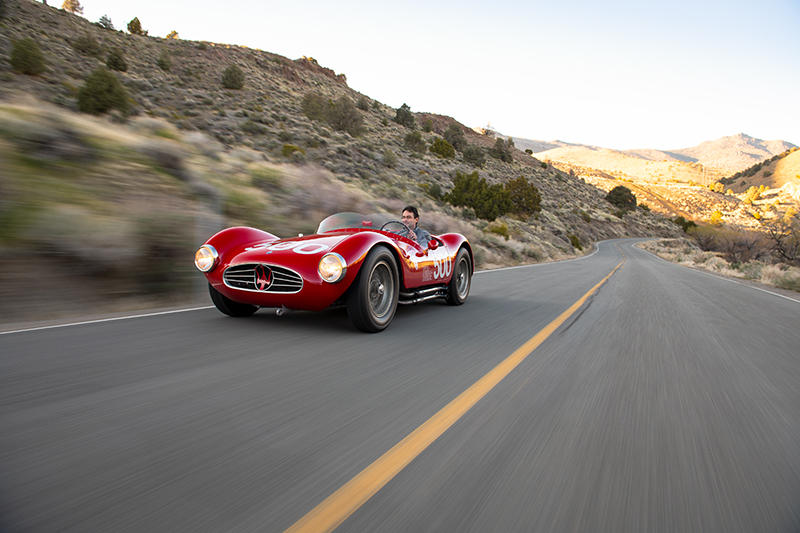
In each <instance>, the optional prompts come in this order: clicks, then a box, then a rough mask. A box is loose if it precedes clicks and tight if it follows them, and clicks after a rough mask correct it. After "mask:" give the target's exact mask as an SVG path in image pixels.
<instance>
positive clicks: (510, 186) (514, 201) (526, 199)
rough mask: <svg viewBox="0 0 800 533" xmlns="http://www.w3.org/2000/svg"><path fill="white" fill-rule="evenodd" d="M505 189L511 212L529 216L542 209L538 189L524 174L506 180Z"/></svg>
mask: <svg viewBox="0 0 800 533" xmlns="http://www.w3.org/2000/svg"><path fill="white" fill-rule="evenodd" d="M505 190H506V192H507V193H508V195H509V197H510V198H511V209H510V212H511V213H516V214H518V215H522V216H530V215H533V214H534V213H538V212H539V211H541V210H542V207H541V203H542V195H541V194H539V189H537V188H536V186H535V185H534V184H533V183H530V182H529V181H528V180H527V179H525V177H524V176H520V177H518V178H515V179H513V180H510V181H508V182H507V183H506V184H505Z"/></svg>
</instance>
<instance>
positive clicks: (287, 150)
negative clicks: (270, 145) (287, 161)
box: [281, 144, 306, 157]
mask: <svg viewBox="0 0 800 533" xmlns="http://www.w3.org/2000/svg"><path fill="white" fill-rule="evenodd" d="M295 152H299V153H300V154H302V155H305V153H306V151H305V150H303V149H302V148H300V147H299V146H295V145H294V144H284V145H283V148H282V149H281V153H282V154H283V157H292V156H293V155H294V153H295Z"/></svg>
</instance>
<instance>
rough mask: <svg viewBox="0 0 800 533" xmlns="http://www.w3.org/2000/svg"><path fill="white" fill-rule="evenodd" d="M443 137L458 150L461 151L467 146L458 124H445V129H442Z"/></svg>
mask: <svg viewBox="0 0 800 533" xmlns="http://www.w3.org/2000/svg"><path fill="white" fill-rule="evenodd" d="M444 138H445V140H446V141H447V142H449V143H450V144H452V145H453V148H455V149H456V150H458V151H459V152H463V151H464V148H466V147H467V139H466V138H465V137H464V131H463V130H462V129H461V127H460V126H459V125H458V124H450V125H449V126H447V129H446V130H445V131H444Z"/></svg>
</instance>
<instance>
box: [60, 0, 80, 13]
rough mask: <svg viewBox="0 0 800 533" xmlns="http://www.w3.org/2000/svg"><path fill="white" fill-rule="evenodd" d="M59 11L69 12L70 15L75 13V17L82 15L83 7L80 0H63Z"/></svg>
mask: <svg viewBox="0 0 800 533" xmlns="http://www.w3.org/2000/svg"><path fill="white" fill-rule="evenodd" d="M61 9H63V10H64V11H69V12H70V13H75V14H76V15H82V14H83V6H82V5H81V3H80V0H64V3H63V4H61Z"/></svg>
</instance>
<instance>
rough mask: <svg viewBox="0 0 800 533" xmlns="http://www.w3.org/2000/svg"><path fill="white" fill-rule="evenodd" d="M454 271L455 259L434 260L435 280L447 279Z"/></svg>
mask: <svg viewBox="0 0 800 533" xmlns="http://www.w3.org/2000/svg"><path fill="white" fill-rule="evenodd" d="M452 271H453V258H452V257H445V258H443V259H434V260H433V279H439V278H446V277H447V276H449V275H450V273H451V272H452Z"/></svg>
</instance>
